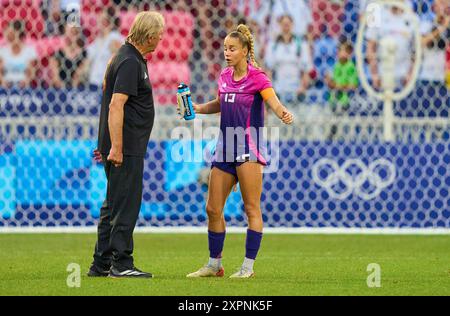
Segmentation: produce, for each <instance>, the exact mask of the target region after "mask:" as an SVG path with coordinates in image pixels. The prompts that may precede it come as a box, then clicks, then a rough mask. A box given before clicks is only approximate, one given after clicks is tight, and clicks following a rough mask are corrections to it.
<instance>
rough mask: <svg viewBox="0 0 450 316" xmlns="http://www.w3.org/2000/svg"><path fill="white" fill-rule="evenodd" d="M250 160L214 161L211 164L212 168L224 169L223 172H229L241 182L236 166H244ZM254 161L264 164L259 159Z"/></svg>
mask: <svg viewBox="0 0 450 316" xmlns="http://www.w3.org/2000/svg"><path fill="white" fill-rule="evenodd" d="M247 162H250V161H244V162H213V163H212V165H211V169H213V168H214V167H215V168H217V169H219V170H222V171H223V172H226V173H229V174H231V175H233V176H234V178H235V179H236V182H239V179H238V175H237V171H236V168H238V167H240V166H242V165H243V164H245V163H247ZM253 162H257V163H259V164H261V165H263V166H264V164H262V163H261V162H259V161H253Z"/></svg>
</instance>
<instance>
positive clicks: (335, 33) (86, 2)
mask: <svg viewBox="0 0 450 316" xmlns="http://www.w3.org/2000/svg"><path fill="white" fill-rule="evenodd" d="M401 1H405V2H406V3H407V4H408V5H410V6H411V8H412V9H413V11H414V12H415V13H416V14H417V15H418V17H419V19H420V32H421V35H422V46H423V60H422V67H421V71H420V74H419V78H418V83H417V85H418V87H420V86H424V87H432V89H433V90H434V91H435V93H436V96H439V95H443V96H444V97H445V96H446V95H448V89H450V45H449V38H450V28H449V27H450V23H449V22H450V17H449V16H450V1H449V0H401ZM369 2H371V1H370V0H270V1H269V0H266V1H263V0H210V1H207V0H171V1H162V0H155V1H137V0H114V1H113V0H0V4H1V11H0V27H1V29H2V32H1V33H0V87H2V88H4V89H11V88H17V87H19V88H27V87H28V88H29V87H31V88H49V87H53V88H64V89H71V88H82V87H86V86H101V84H102V81H103V74H104V71H105V69H106V64H107V62H108V60H109V59H110V58H111V56H112V55H113V54H114V52H115V51H116V50H117V49H118V48H119V47H120V45H121V44H122V43H123V41H124V39H125V37H126V34H127V32H128V29H129V27H130V25H131V23H132V21H133V18H134V16H135V15H136V13H137V12H138V11H139V10H152V9H156V10H160V11H162V12H163V13H164V15H165V18H166V23H167V31H166V34H165V35H164V39H163V42H162V44H161V46H160V48H159V49H158V51H157V52H156V53H155V54H154V55H153V56H149V69H150V74H151V75H150V76H151V80H152V84H153V87H154V89H155V90H156V91H159V92H161V93H158V94H157V96H158V98H157V103H158V104H159V105H164V104H173V103H174V99H173V94H174V89H175V87H176V85H177V84H178V83H179V82H182V81H183V82H186V83H189V84H191V85H192V90H193V92H194V93H196V94H197V101H198V102H202V101H205V100H207V99H208V98H210V97H211V96H213V95H214V94H215V90H216V86H215V82H216V79H217V78H218V75H219V73H220V71H221V68H222V67H223V65H224V63H223V56H222V55H223V54H222V41H223V39H224V38H225V36H226V34H227V33H228V32H229V31H230V30H231V29H232V28H233V27H234V26H236V25H237V24H238V23H246V24H248V25H250V26H251V28H252V30H253V33H254V35H255V37H256V41H257V47H256V50H257V57H258V60H259V62H260V64H261V65H262V66H263V67H264V69H265V70H266V71H267V73H269V74H270V75H271V76H272V79H273V83H274V86H275V88H276V91H277V93H278V94H279V97H280V98H281V99H282V101H284V102H285V103H286V104H292V106H295V104H296V103H299V102H302V101H305V102H308V101H311V102H315V101H317V102H319V101H327V102H329V103H330V104H332V105H334V108H342V107H343V108H345V106H346V105H348V103H349V102H350V101H349V100H350V99H351V95H352V93H355V91H357V90H358V89H359V78H358V73H357V70H356V65H355V50H354V46H355V41H356V35H357V30H358V26H359V21H360V19H361V16H362V14H363V12H364V11H365V9H366V7H367V5H368V3H369ZM409 21H410V20H409V18H408V16H407V13H406V12H404V11H402V10H400V9H398V8H396V7H393V8H391V9H389V10H387V9H386V10H385V11H383V12H381V25H380V26H377V27H374V28H372V29H369V30H368V31H367V33H366V40H367V44H366V47H367V48H366V52H365V54H366V55H365V56H366V59H365V60H366V63H367V65H366V68H367V74H368V77H369V78H370V80H371V82H372V84H373V86H375V87H379V86H380V82H381V75H380V73H379V71H378V69H379V68H378V65H377V63H379V58H377V51H376V50H377V48H376V46H377V44H378V43H379V40H380V38H381V37H383V36H386V35H389V36H393V38H394V39H395V41H396V43H397V45H398V47H397V50H396V56H395V58H396V65H397V67H396V71H395V78H396V80H397V82H398V84H399V85H403V84H404V83H405V82H406V81H407V80H409V79H410V75H411V71H410V70H411V68H412V67H411V65H412V63H413V60H412V59H413V53H412V52H411V50H412V47H413V45H411V39H412V36H413V31H414V30H413V28H412V24H411V23H410V22H409ZM426 89H427V88H425V90H424V91H425V92H424V95H426V94H427V90H426ZM317 91H319V92H320V93H319V94H318V93H317ZM428 94H429V93H428ZM429 97H433V95H431V96H429ZM436 99H439V98H436ZM336 105H338V106H336ZM339 106H341V107H339ZM446 113H448V112H446ZM446 115H448V114H446ZM446 115H444V116H446Z"/></svg>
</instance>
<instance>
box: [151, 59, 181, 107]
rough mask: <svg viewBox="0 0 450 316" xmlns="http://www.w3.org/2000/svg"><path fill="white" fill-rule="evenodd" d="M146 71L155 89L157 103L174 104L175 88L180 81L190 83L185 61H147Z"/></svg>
mask: <svg viewBox="0 0 450 316" xmlns="http://www.w3.org/2000/svg"><path fill="white" fill-rule="evenodd" d="M148 73H149V76H150V80H151V82H152V86H153V89H154V90H155V99H156V100H155V102H156V104H157V105H173V104H176V102H177V100H176V90H177V86H178V84H179V83H180V82H184V83H186V84H190V70H189V66H188V64H187V63H178V62H151V63H150V62H149V63H148Z"/></svg>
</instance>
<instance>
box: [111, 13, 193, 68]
mask: <svg viewBox="0 0 450 316" xmlns="http://www.w3.org/2000/svg"><path fill="white" fill-rule="evenodd" d="M163 15H164V19H165V21H166V31H165V33H164V35H163V40H162V42H161V43H160V45H159V48H158V50H157V51H156V52H155V53H154V54H153V55H152V56H151V57H149V60H153V59H156V60H157V61H178V62H187V61H188V59H189V56H190V54H191V52H192V47H193V41H194V39H193V34H192V32H193V29H194V18H193V17H192V15H191V14H190V13H186V12H180V11H170V12H164V13H163ZM135 16H136V12H134V11H130V12H126V11H124V12H121V13H120V32H121V33H122V35H123V36H127V34H128V32H129V30H130V27H131V25H132V24H133V21H134V18H135Z"/></svg>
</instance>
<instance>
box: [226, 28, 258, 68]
mask: <svg viewBox="0 0 450 316" xmlns="http://www.w3.org/2000/svg"><path fill="white" fill-rule="evenodd" d="M229 36H231V37H238V38H239V39H240V41H241V43H242V46H244V47H247V48H248V56H249V58H250V63H251V64H252V65H253V67H255V68H259V65H258V63H257V62H256V57H255V40H254V38H253V35H252V32H250V29H249V28H248V26H247V25H245V24H239V25H238V27H237V29H236V31H235V32H231V33H230V34H229Z"/></svg>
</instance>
